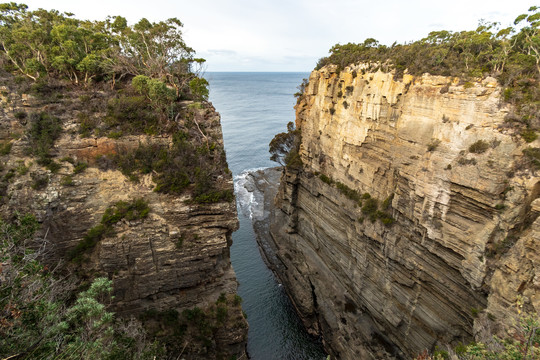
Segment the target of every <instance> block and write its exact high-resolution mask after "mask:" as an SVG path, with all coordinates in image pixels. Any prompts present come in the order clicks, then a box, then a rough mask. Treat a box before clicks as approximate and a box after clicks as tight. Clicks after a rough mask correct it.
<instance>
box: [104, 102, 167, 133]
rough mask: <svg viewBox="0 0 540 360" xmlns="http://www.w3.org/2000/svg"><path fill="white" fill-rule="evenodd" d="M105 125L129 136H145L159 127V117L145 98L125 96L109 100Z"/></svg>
mask: <svg viewBox="0 0 540 360" xmlns="http://www.w3.org/2000/svg"><path fill="white" fill-rule="evenodd" d="M105 123H106V124H107V125H108V126H109V127H117V128H119V129H120V130H119V131H122V132H124V133H127V134H144V133H145V131H148V130H149V129H152V128H156V127H157V126H158V117H157V116H156V112H155V111H154V109H152V106H151V103H150V101H149V100H148V99H147V98H146V97H144V96H124V95H121V96H119V97H117V98H113V99H111V100H109V103H108V105H107V116H106V118H105Z"/></svg>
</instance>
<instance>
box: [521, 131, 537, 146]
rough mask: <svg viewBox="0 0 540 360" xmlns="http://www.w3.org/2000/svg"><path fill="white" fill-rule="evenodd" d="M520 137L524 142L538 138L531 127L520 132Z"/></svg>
mask: <svg viewBox="0 0 540 360" xmlns="http://www.w3.org/2000/svg"><path fill="white" fill-rule="evenodd" d="M521 137H522V138H523V140H525V141H526V142H528V143H531V142H533V141H534V140H536V139H537V138H538V134H537V133H536V131H534V130H533V129H525V130H523V131H522V132H521Z"/></svg>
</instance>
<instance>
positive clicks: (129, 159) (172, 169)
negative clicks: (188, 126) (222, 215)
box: [112, 131, 234, 203]
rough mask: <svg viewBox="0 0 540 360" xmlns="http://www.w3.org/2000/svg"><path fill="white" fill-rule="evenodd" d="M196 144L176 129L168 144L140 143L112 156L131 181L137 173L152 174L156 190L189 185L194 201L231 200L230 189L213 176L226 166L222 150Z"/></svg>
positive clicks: (176, 189) (180, 189)
mask: <svg viewBox="0 0 540 360" xmlns="http://www.w3.org/2000/svg"><path fill="white" fill-rule="evenodd" d="M195 144H196V140H191V141H189V139H188V133H186V132H183V131H178V132H177V133H176V134H175V135H174V136H173V142H172V145H171V146H166V145H161V144H158V143H149V144H140V145H139V146H138V148H136V149H134V150H131V151H123V152H119V153H118V154H115V155H113V156H112V160H113V162H114V164H115V165H116V166H118V168H119V169H120V170H121V171H122V173H123V174H124V175H126V176H127V177H128V178H129V179H131V180H132V181H138V180H139V177H140V175H143V174H152V179H153V181H154V182H155V183H156V187H155V188H154V191H156V192H161V193H166V194H180V193H182V192H183V191H184V190H186V189H188V188H190V187H191V188H192V189H193V199H194V201H195V202H197V203H215V202H219V201H232V200H233V198H234V196H233V193H232V191H231V190H229V189H227V190H221V189H217V188H216V178H217V176H218V174H219V173H220V171H221V169H222V168H223V167H225V166H226V163H225V159H224V153H223V151H222V149H221V148H217V147H216V146H215V145H214V146H212V145H208V146H207V145H206V144H204V143H203V144H200V145H199V146H196V145H195Z"/></svg>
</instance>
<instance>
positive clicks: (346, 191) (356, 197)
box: [336, 181, 361, 202]
mask: <svg viewBox="0 0 540 360" xmlns="http://www.w3.org/2000/svg"><path fill="white" fill-rule="evenodd" d="M336 187H337V188H338V190H339V191H340V192H341V193H342V194H343V195H345V196H346V197H348V198H349V199H351V200H353V201H356V202H359V201H360V200H361V198H360V193H359V192H358V191H356V190H353V189H351V188H350V187H348V186H347V185H345V184H343V183H340V182H339V181H337V182H336Z"/></svg>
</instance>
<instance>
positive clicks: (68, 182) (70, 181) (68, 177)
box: [60, 175, 74, 186]
mask: <svg viewBox="0 0 540 360" xmlns="http://www.w3.org/2000/svg"><path fill="white" fill-rule="evenodd" d="M60 184H62V185H64V186H73V185H74V183H73V177H72V176H71V175H66V176H64V177H63V178H62V180H61V181H60Z"/></svg>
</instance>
